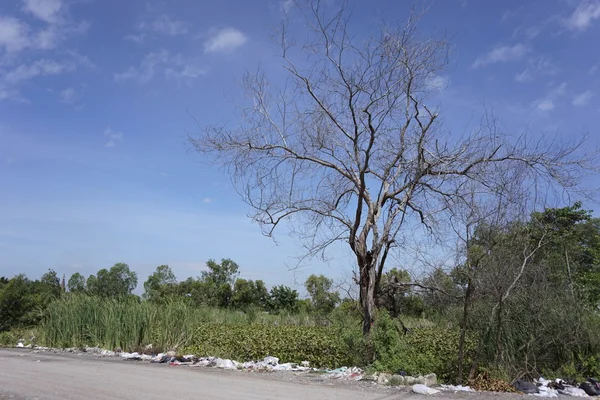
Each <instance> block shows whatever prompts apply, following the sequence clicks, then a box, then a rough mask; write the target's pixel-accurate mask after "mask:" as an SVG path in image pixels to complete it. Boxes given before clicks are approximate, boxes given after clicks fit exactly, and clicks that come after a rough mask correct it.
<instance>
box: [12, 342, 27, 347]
mask: <svg viewBox="0 0 600 400" xmlns="http://www.w3.org/2000/svg"><path fill="white" fill-rule="evenodd" d="M13 343H14V342H13ZM17 347H20V348H22V347H25V346H24V345H23V342H19V343H17Z"/></svg>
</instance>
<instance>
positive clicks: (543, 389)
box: [531, 385, 558, 397]
mask: <svg viewBox="0 0 600 400" xmlns="http://www.w3.org/2000/svg"><path fill="white" fill-rule="evenodd" d="M531 396H537V397H558V391H557V390H555V389H552V388H549V387H548V386H543V385H542V386H539V387H538V392H537V393H532V394H531Z"/></svg>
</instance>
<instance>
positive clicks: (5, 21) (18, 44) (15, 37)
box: [0, 16, 31, 53]
mask: <svg viewBox="0 0 600 400" xmlns="http://www.w3.org/2000/svg"><path fill="white" fill-rule="evenodd" d="M29 31H30V29H29V26H28V25H27V24H25V23H24V22H21V21H20V20H18V19H17V18H13V17H3V16H0V48H2V49H3V50H4V51H5V52H7V53H12V52H17V51H20V50H23V49H25V48H27V47H29V46H30V45H31V37H30V36H29V34H30V32H29Z"/></svg>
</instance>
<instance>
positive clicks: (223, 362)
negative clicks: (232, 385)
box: [215, 358, 237, 369]
mask: <svg viewBox="0 0 600 400" xmlns="http://www.w3.org/2000/svg"><path fill="white" fill-rule="evenodd" d="M215 366H216V367H217V368H223V369H237V367H236V366H235V364H234V362H233V361H231V360H228V359H222V358H217V359H215Z"/></svg>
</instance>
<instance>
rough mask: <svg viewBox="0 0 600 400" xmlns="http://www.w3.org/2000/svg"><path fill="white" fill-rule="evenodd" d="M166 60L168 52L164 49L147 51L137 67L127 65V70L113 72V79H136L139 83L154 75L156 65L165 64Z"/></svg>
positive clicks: (122, 80)
mask: <svg viewBox="0 0 600 400" xmlns="http://www.w3.org/2000/svg"><path fill="white" fill-rule="evenodd" d="M168 60H169V52H168V51H166V50H161V51H159V52H153V53H148V54H146V55H145V56H144V58H143V59H142V61H141V62H140V66H139V67H138V68H134V67H129V69H128V70H127V71H125V72H122V73H119V74H115V81H117V82H124V81H129V80H136V81H138V82H140V83H146V82H148V81H149V80H150V79H152V77H153V76H154V73H155V69H156V67H157V66H158V65H160V64H165V63H166V62H167V61H168Z"/></svg>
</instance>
